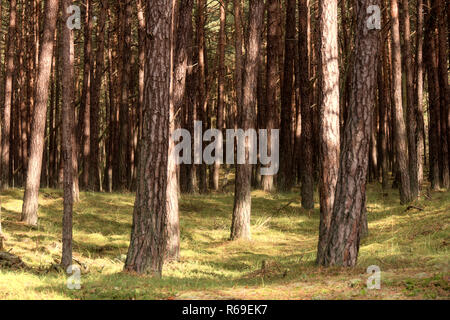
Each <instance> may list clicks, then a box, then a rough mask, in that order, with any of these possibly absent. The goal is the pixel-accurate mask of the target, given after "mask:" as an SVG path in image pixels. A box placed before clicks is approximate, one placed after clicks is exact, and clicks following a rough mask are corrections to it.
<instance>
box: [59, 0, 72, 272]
mask: <svg viewBox="0 0 450 320" xmlns="http://www.w3.org/2000/svg"><path fill="white" fill-rule="evenodd" d="M71 5H72V0H63V2H62V14H63V17H64V19H63V20H64V22H66V21H67V20H68V19H69V17H70V12H69V13H67V8H68V7H69V6H71ZM62 29H63V30H62V36H63V40H62V41H63V44H62V57H63V72H62V76H63V79H62V81H63V88H62V90H63V96H62V109H63V110H62V156H63V159H62V160H63V162H64V183H63V185H64V213H63V230H62V244H63V248H62V258H61V265H62V266H63V267H64V268H67V267H69V266H70V265H71V264H72V209H73V191H74V190H73V174H74V172H73V163H72V152H73V151H72V147H73V146H72V134H73V130H74V128H73V124H74V119H75V109H74V106H73V95H74V91H73V84H74V82H73V81H74V76H73V67H74V65H73V62H74V40H73V31H72V30H71V29H70V28H68V27H67V26H66V25H65V24H64V26H63V28H62Z"/></svg>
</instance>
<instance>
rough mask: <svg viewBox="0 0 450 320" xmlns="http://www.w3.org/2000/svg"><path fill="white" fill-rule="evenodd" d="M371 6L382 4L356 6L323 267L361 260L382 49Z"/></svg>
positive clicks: (369, 1)
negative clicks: (346, 100)
mask: <svg viewBox="0 0 450 320" xmlns="http://www.w3.org/2000/svg"><path fill="white" fill-rule="evenodd" d="M369 5H380V1H379V0H378V1H377V0H362V1H357V2H356V8H355V10H356V32H355V60H354V66H353V75H352V86H351V92H350V104H349V110H348V111H349V112H348V118H347V123H346V126H345V131H344V139H343V145H342V157H341V160H340V166H339V178H338V183H337V187H336V197H335V200H334V207H333V216H332V221H331V225H330V235H329V241H328V243H327V247H326V249H325V253H324V255H323V256H321V257H320V258H321V260H319V263H320V264H321V265H324V266H331V265H339V266H346V267H352V266H355V265H356V262H357V258H358V251H359V242H360V236H361V235H360V229H361V224H362V223H363V218H364V215H365V210H366V178H367V170H368V164H369V147H370V137H371V131H372V130H373V129H372V128H373V126H372V122H373V113H374V103H375V101H376V97H375V90H376V85H377V62H378V47H379V45H380V42H379V38H378V37H379V34H380V31H379V30H377V29H369V28H368V25H367V19H368V18H369V15H368V13H367V8H368V6H369Z"/></svg>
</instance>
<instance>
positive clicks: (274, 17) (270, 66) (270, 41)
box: [261, 0, 280, 192]
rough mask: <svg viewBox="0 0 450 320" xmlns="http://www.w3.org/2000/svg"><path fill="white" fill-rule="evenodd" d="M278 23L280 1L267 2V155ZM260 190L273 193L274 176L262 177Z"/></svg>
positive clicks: (273, 120)
mask: <svg viewBox="0 0 450 320" xmlns="http://www.w3.org/2000/svg"><path fill="white" fill-rule="evenodd" d="M279 23H280V0H269V1H268V3H267V61H266V110H265V116H264V120H265V129H267V140H268V141H267V148H268V150H267V155H271V154H272V150H271V146H272V142H271V130H273V129H275V128H276V127H277V126H278V125H277V114H278V111H277V110H278V107H279V101H278V98H277V90H278V82H279V80H280V79H279V76H280V72H279V70H278V52H279V49H278V44H279V41H278V39H279V34H278V31H279V28H278V25H279ZM261 179H262V181H261V184H262V189H263V190H264V191H266V192H271V191H274V180H273V179H274V176H273V175H264V176H262V178H261Z"/></svg>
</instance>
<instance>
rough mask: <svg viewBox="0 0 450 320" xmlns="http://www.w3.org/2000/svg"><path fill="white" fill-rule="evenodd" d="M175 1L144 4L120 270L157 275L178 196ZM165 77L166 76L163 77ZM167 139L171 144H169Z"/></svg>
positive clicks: (159, 273) (160, 268) (167, 241)
mask: <svg viewBox="0 0 450 320" xmlns="http://www.w3.org/2000/svg"><path fill="white" fill-rule="evenodd" d="M175 6H176V1H175V0H156V1H155V0H147V1H146V8H145V16H146V23H147V26H148V27H147V28H148V29H147V32H148V34H150V35H151V37H148V38H147V41H146V61H145V62H146V63H145V69H146V72H145V94H144V95H145V98H144V99H145V103H144V122H143V123H144V128H143V137H142V139H143V141H142V143H141V144H140V149H141V150H140V152H139V168H138V173H139V175H138V183H137V191H136V202H135V207H134V213H133V226H132V231H131V242H130V247H129V249H128V256H127V259H126V262H125V270H127V271H133V272H137V273H150V274H152V275H155V276H161V275H162V267H163V264H164V261H165V254H166V252H167V247H168V244H170V239H173V238H172V237H171V232H173V230H171V229H170V228H169V227H168V219H170V213H169V212H170V211H172V210H174V211H173V212H175V211H176V212H178V198H177V192H176V190H173V185H174V182H175V183H176V175H175V174H174V173H175V171H174V170H172V169H173V168H174V167H175V162H174V157H172V156H170V155H171V152H172V151H173V150H172V149H173V141H172V139H171V137H170V136H171V132H170V131H171V130H170V127H171V125H170V123H171V120H173V118H174V109H173V108H174V106H173V96H172V94H173V76H172V68H173V56H174V39H173V38H174V30H175V21H174V19H175V17H174V16H175ZM167 75H170V76H167ZM171 141H172V142H171Z"/></svg>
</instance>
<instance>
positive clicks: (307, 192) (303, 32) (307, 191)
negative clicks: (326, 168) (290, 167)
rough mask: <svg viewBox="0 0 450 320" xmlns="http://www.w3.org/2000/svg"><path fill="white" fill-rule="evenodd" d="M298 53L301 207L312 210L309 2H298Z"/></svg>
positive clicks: (301, 0)
mask: <svg viewBox="0 0 450 320" xmlns="http://www.w3.org/2000/svg"><path fill="white" fill-rule="evenodd" d="M298 11H299V15H300V17H299V21H300V26H299V29H300V33H299V43H298V48H299V53H300V59H299V63H300V103H301V122H302V132H301V155H302V158H301V196H302V207H303V208H305V209H308V210H309V209H313V208H314V172H313V171H314V164H313V122H312V112H313V111H312V109H311V105H310V96H311V84H310V73H309V69H310V65H309V52H308V48H309V43H308V40H309V32H310V31H309V30H310V29H309V0H300V1H299V7H298Z"/></svg>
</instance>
